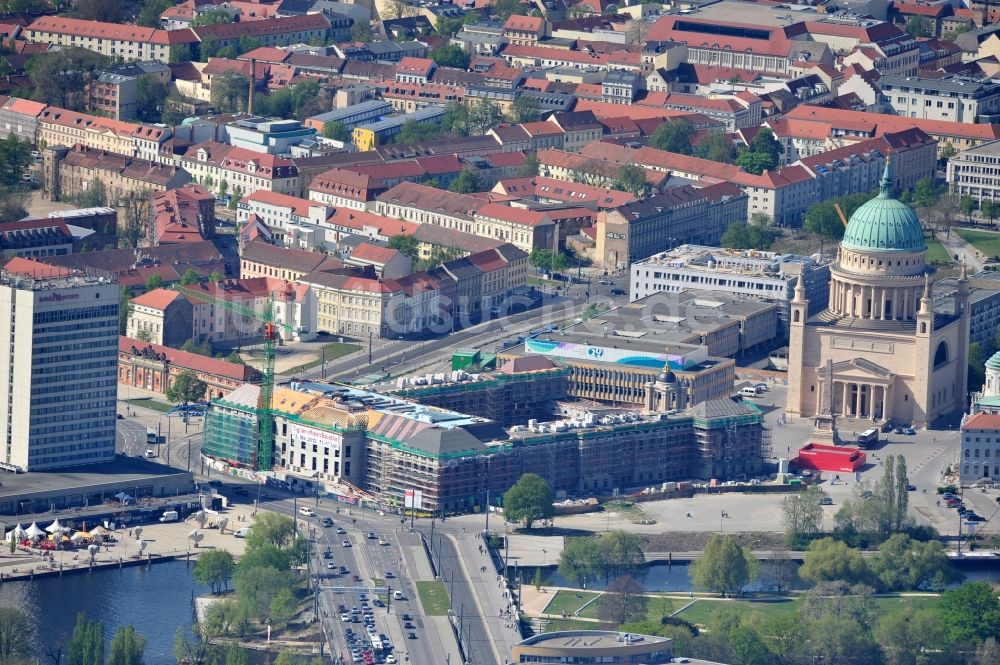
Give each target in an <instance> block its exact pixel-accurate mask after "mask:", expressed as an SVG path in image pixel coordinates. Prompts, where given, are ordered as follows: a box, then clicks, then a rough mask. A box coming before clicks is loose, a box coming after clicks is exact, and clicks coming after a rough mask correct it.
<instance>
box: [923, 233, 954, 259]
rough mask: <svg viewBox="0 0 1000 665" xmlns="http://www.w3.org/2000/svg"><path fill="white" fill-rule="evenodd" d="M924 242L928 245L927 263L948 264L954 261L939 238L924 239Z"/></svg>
mask: <svg viewBox="0 0 1000 665" xmlns="http://www.w3.org/2000/svg"><path fill="white" fill-rule="evenodd" d="M924 242H925V243H927V254H926V261H927V263H948V262H949V261H952V260H953V259H952V257H951V255H950V254H948V250H946V249H945V248H944V245H942V244H941V243H940V242H939V241H938V239H937V238H934V237H930V238H924Z"/></svg>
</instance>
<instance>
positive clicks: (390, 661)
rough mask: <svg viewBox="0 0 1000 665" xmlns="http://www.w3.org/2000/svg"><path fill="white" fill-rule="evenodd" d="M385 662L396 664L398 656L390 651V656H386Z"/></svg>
mask: <svg viewBox="0 0 1000 665" xmlns="http://www.w3.org/2000/svg"><path fill="white" fill-rule="evenodd" d="M385 662H386V663H388V664H389V665H394V663H395V662H396V657H395V656H393V655H392V654H391V653H390V654H389V655H388V656H386V657H385Z"/></svg>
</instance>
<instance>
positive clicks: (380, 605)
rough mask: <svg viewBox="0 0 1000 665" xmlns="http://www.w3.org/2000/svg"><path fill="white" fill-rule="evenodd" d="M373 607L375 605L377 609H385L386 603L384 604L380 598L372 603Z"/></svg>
mask: <svg viewBox="0 0 1000 665" xmlns="http://www.w3.org/2000/svg"><path fill="white" fill-rule="evenodd" d="M372 605H374V606H375V607H385V603H383V602H382V601H381V600H380V599H378V598H376V599H375V600H373V601H372Z"/></svg>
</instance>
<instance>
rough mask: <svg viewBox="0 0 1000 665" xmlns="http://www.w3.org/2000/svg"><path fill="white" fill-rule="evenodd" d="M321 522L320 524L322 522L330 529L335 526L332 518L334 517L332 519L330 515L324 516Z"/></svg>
mask: <svg viewBox="0 0 1000 665" xmlns="http://www.w3.org/2000/svg"><path fill="white" fill-rule="evenodd" d="M319 523H320V524H322V525H323V526H324V527H326V528H328V529H329V528H330V527H331V526H333V520H332V519H330V518H329V517H324V518H323V519H322V520H320V522H319Z"/></svg>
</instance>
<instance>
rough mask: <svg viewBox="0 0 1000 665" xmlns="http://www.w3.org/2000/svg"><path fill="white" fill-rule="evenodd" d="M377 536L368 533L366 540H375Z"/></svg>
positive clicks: (372, 532)
mask: <svg viewBox="0 0 1000 665" xmlns="http://www.w3.org/2000/svg"><path fill="white" fill-rule="evenodd" d="M377 537H378V536H376V535H375V532H374V531H369V532H368V540H375V539H376V538H377Z"/></svg>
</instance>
